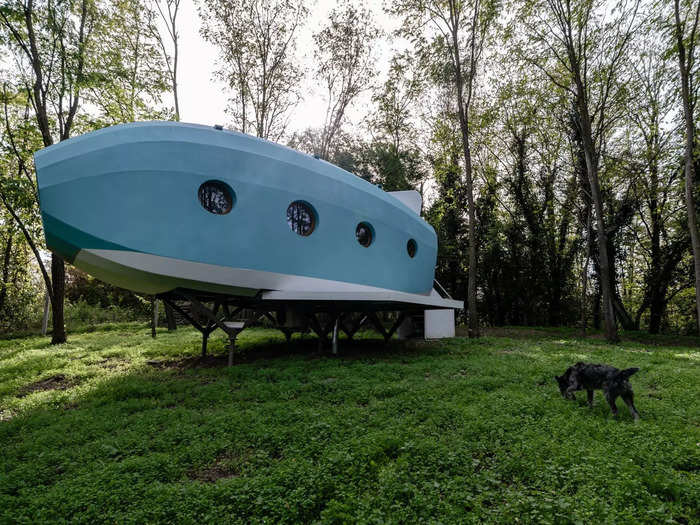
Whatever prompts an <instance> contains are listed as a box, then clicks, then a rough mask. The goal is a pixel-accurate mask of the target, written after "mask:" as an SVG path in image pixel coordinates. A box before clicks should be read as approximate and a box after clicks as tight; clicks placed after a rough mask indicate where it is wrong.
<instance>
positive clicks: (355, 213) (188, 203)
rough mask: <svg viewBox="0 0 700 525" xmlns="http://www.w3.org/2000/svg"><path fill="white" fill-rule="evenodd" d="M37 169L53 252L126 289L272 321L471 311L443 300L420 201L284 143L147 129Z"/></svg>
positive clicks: (136, 127) (56, 155) (77, 142)
mask: <svg viewBox="0 0 700 525" xmlns="http://www.w3.org/2000/svg"><path fill="white" fill-rule="evenodd" d="M34 158H35V164H36V170H37V178H38V183H39V198H40V204H41V214H42V219H43V223H44V231H45V235H46V244H47V246H48V248H49V249H51V250H52V251H54V252H56V253H58V254H60V255H61V256H62V257H63V258H65V259H66V260H67V261H69V262H70V263H71V264H73V265H75V266H77V267H78V268H80V269H82V270H84V271H86V272H88V273H90V274H91V275H93V276H95V277H97V278H99V279H101V280H104V281H106V282H109V283H111V284H114V285H116V286H119V287H123V288H126V289H129V290H133V291H135V292H139V293H143V294H157V295H160V296H162V297H164V298H166V299H167V298H170V299H172V298H173V297H177V296H178V295H177V294H186V295H187V296H188V297H190V298H191V299H193V300H197V299H196V298H197V297H199V298H200V300H201V301H204V300H205V299H206V300H208V301H211V300H216V299H219V303H220V304H224V305H226V304H231V305H241V306H246V307H248V308H253V309H260V310H261V311H262V310H267V311H273V310H275V309H277V310H279V309H281V308H282V309H284V308H286V309H287V310H289V309H290V308H291V309H292V310H294V311H308V310H309V309H312V310H316V311H327V312H349V311H376V310H397V311H402V310H411V309H414V310H415V309H444V308H447V309H454V308H461V307H462V303H461V302H459V301H453V300H450V299H449V298H445V297H443V296H441V294H438V293H436V292H435V290H434V289H433V280H434V267H435V262H436V254H437V237H436V235H435V232H434V230H433V229H432V227H431V226H430V225H429V224H428V223H427V222H425V221H424V220H423V219H422V218H421V217H420V215H419V212H420V196H419V195H418V194H417V193H416V192H385V191H383V190H382V189H381V188H379V187H377V186H375V185H373V184H371V183H369V182H367V181H365V180H363V179H361V178H359V177H357V176H355V175H353V174H351V173H348V172H346V171H344V170H342V169H340V168H338V167H337V166H334V165H332V164H330V163H328V162H325V161H323V160H320V159H318V158H315V157H312V156H310V155H306V154H303V153H300V152H298V151H294V150H292V149H289V148H287V147H284V146H281V145H279V144H275V143H272V142H269V141H266V140H262V139H258V138H255V137H252V136H249V135H245V134H241V133H237V132H232V131H226V130H223V129H221V128H220V127H219V126H216V127H208V126H200V125H193V124H182V123H175V122H138V123H131V124H125V125H119V126H113V127H109V128H105V129H102V130H99V131H94V132H91V133H88V134H85V135H82V136H79V137H75V138H72V139H70V140H66V141H64V142H61V143H59V144H56V145H53V146H50V147H48V148H45V149H42V150H40V151H38V152H36V153H35V155H34ZM443 295H444V294H443Z"/></svg>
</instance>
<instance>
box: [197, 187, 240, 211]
mask: <svg viewBox="0 0 700 525" xmlns="http://www.w3.org/2000/svg"><path fill="white" fill-rule="evenodd" d="M197 195H198V197H199V203H200V204H201V205H202V207H203V208H204V209H205V210H207V211H208V212H210V213H215V214H216V215H226V214H227V213H228V212H230V211H231V208H233V199H234V194H233V190H232V189H231V188H229V186H228V184H226V183H224V182H221V181H218V180H208V181H207V182H205V183H204V184H202V185H201V186H200V187H199V191H198V192H197Z"/></svg>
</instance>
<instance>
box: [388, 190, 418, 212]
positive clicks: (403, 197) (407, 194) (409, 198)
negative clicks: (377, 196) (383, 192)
mask: <svg viewBox="0 0 700 525" xmlns="http://www.w3.org/2000/svg"><path fill="white" fill-rule="evenodd" d="M387 193H388V194H389V195H391V196H392V197H394V198H396V199H398V200H400V201H401V202H403V203H404V204H405V205H406V206H407V207H408V208H410V209H411V211H413V213H415V214H416V215H420V209H421V206H422V205H423V198H422V197H421V196H420V193H418V192H417V191H416V190H407V191H387Z"/></svg>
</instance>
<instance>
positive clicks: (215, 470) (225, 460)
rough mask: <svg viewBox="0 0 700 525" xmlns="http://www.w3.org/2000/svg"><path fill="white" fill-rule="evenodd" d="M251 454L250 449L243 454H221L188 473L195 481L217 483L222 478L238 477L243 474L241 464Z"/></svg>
mask: <svg viewBox="0 0 700 525" xmlns="http://www.w3.org/2000/svg"><path fill="white" fill-rule="evenodd" d="M249 456H250V451H246V452H243V453H242V454H234V455H231V454H228V453H224V454H220V455H219V456H218V457H217V458H216V459H215V460H214V463H212V464H211V465H209V466H207V467H205V468H201V469H198V470H192V471H190V472H188V473H187V477H188V478H190V479H191V480H193V481H201V482H203V483H216V482H217V481H219V480H220V479H228V478H237V477H239V476H240V475H241V466H242V464H243V463H244V462H245V461H246V460H247V459H248V457H249Z"/></svg>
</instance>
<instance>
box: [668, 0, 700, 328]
mask: <svg viewBox="0 0 700 525" xmlns="http://www.w3.org/2000/svg"><path fill="white" fill-rule="evenodd" d="M678 2H679V0H675V2H674V11H675V18H676V41H677V47H678V68H679V71H680V80H681V98H682V101H683V118H684V120H685V159H684V160H685V205H686V208H687V209H688V230H689V232H690V244H691V246H692V248H693V269H694V271H695V311H696V322H697V323H698V325H697V326H698V332H700V236H699V235H698V220H697V214H696V211H695V165H694V163H693V151H694V149H695V148H694V146H695V124H694V122H693V111H692V106H691V100H690V97H691V93H690V79H689V74H690V71H689V69H690V65H691V64H692V61H693V57H692V56H688V57H686V48H685V43H684V42H683V31H682V26H681V21H680V8H679V5H678ZM697 16H698V15H697V13H696V15H695V19H696V20H697ZM691 54H692V53H691Z"/></svg>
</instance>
